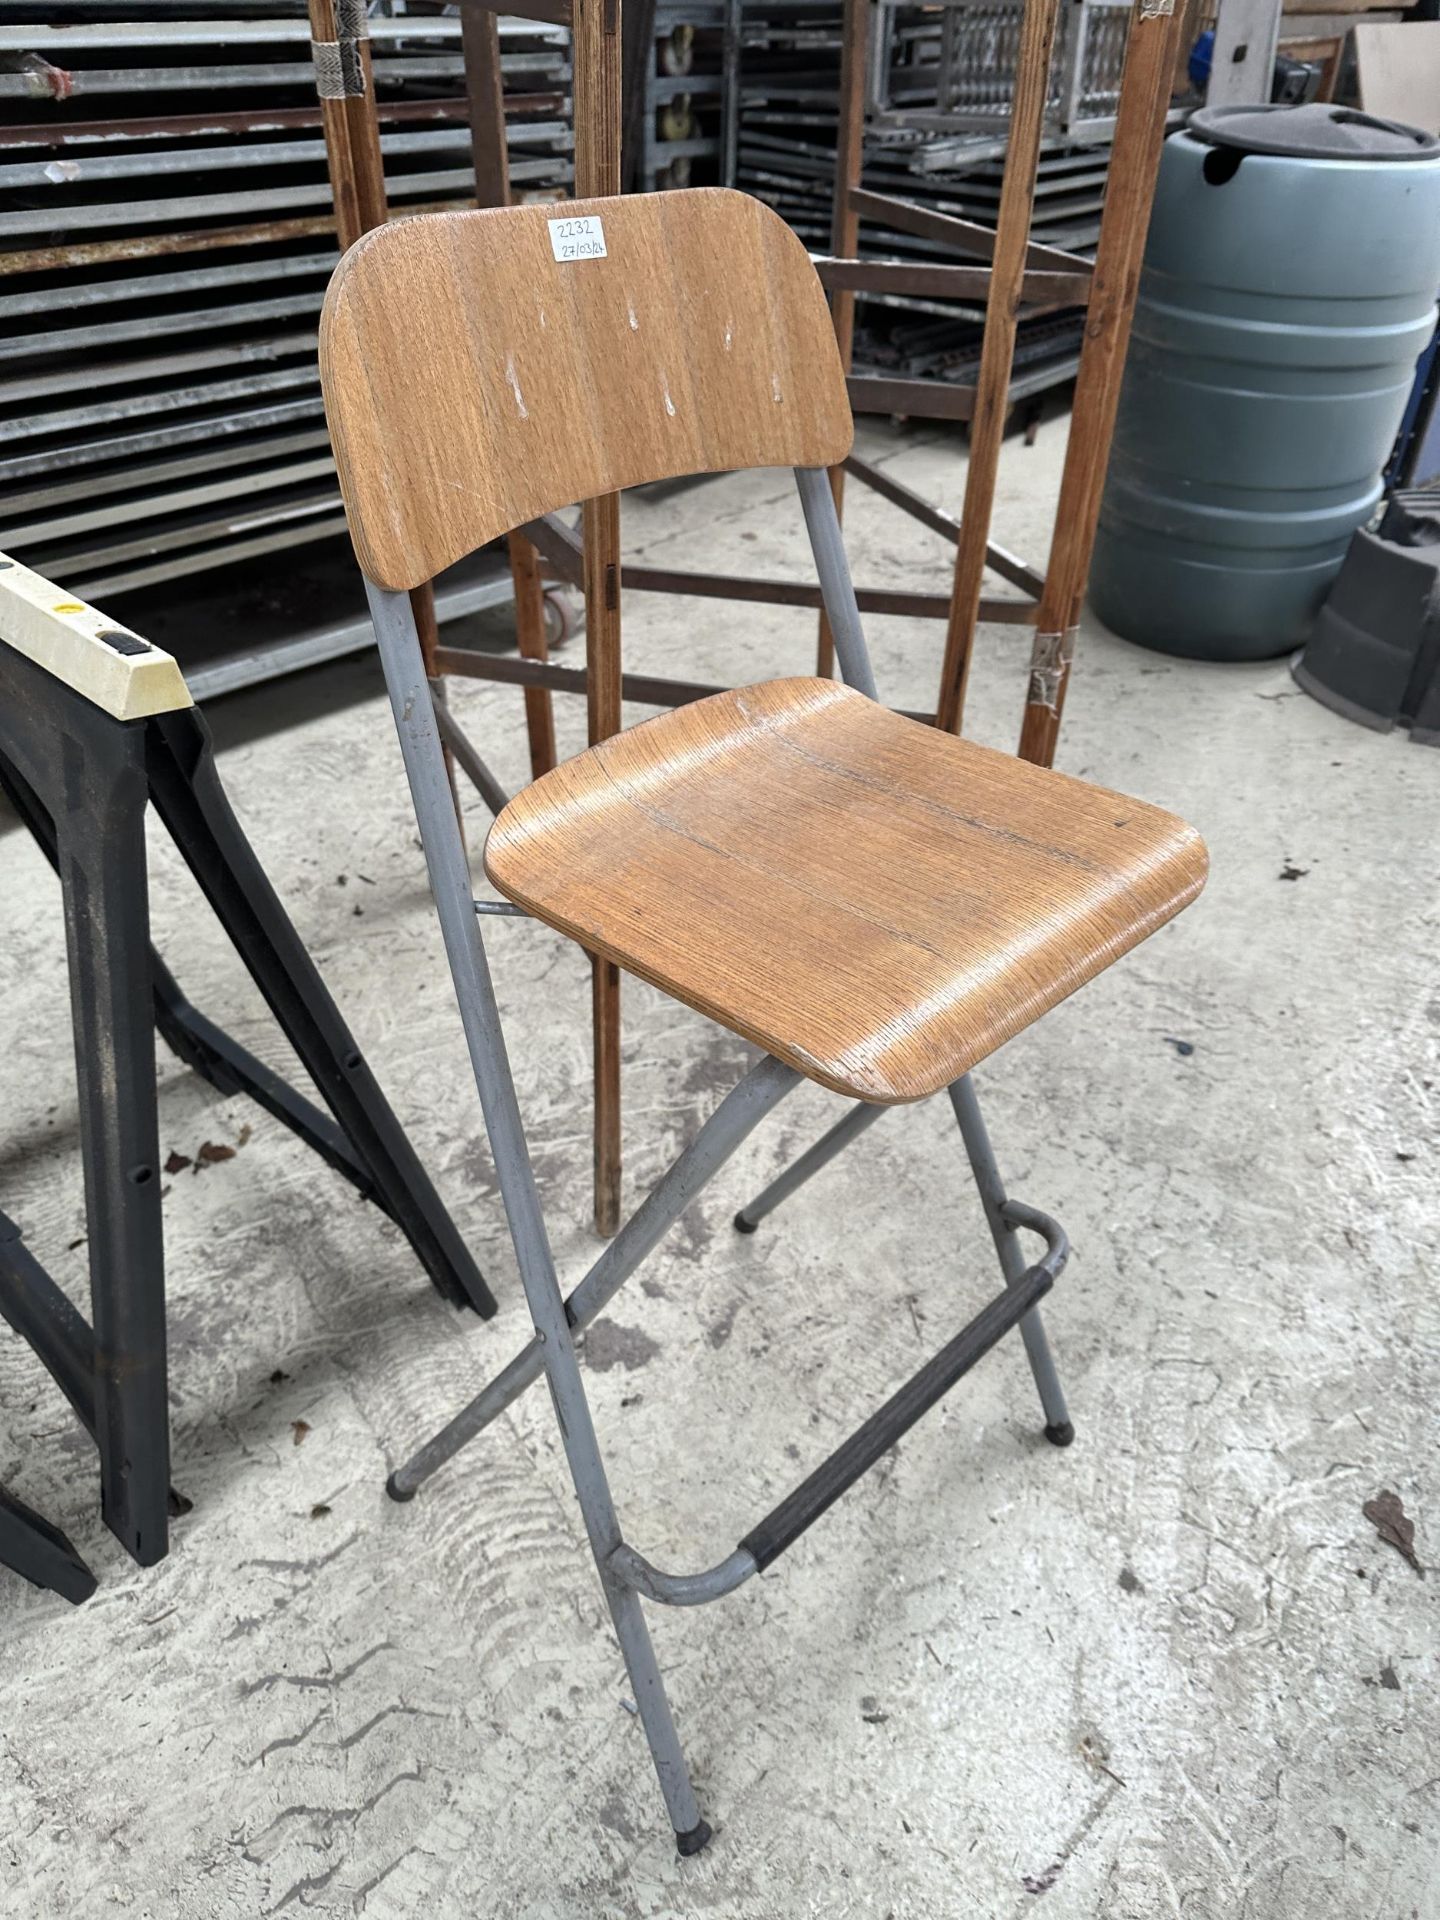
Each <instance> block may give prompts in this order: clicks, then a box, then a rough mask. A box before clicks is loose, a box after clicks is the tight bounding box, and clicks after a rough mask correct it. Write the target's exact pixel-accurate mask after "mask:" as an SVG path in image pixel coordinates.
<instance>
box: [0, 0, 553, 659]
mask: <svg viewBox="0 0 1440 1920" xmlns="http://www.w3.org/2000/svg"><path fill="white" fill-rule="evenodd" d="M403 4H404V0H397V10H396V11H395V12H394V13H393V15H392V14H391V13H390V9H389V8H388V7H387V8H386V9H384V10H383V11H382V10H381V9H379V8H376V9H375V10H374V11H373V12H372V18H371V23H370V28H371V36H372V42H373V49H374V66H375V73H376V94H377V100H378V107H379V117H380V122H381V129H382V135H381V146H382V151H383V154H384V160H385V177H386V188H387V192H388V194H389V197H390V202H391V206H392V208H393V209H394V210H395V211H397V212H406V211H420V210H422V209H428V208H432V207H436V206H447V205H465V204H469V203H473V195H474V172H473V168H472V164H471V155H470V134H469V121H468V108H467V105H466V100H465V88H464V72H463V63H462V59H461V50H460V22H459V20H458V18H457V17H454V15H453V13H452V14H445V13H443V12H440V11H438V10H436V9H433V8H432V9H430V10H427V11H419V10H412V11H409V12H402V11H399V10H398V9H399V7H403ZM27 15H28V16H29V17H28V18H27V17H26V16H27ZM137 15H143V16H145V17H144V18H140V19H137V18H136V16H137ZM501 43H502V64H503V70H504V79H505V87H506V110H507V133H508V139H509V147H510V167H511V175H512V179H513V180H514V181H515V183H516V189H517V191H518V192H520V193H522V194H523V193H524V192H526V191H532V192H533V191H543V192H546V193H551V192H556V191H560V192H563V191H565V190H567V189H568V187H569V184H570V181H571V178H572V167H571V145H572V139H571V132H570V123H569V85H570V80H569V36H568V33H567V32H566V31H565V30H564V29H562V28H558V27H551V26H546V25H544V24H541V23H537V22H533V21H527V20H519V19H514V20H509V19H507V20H505V21H503V22H502V24H501ZM333 232H334V222H333V213H332V208H331V201H330V188H329V183H328V177H327V172H326V162H325V144H324V139H323V136H322V132H321V126H320V106H319V101H318V99H317V97H316V92H315V83H314V76H313V69H312V65H311V57H310V30H309V24H308V21H307V19H306V16H305V8H304V5H303V3H302V0H289V4H284V3H282V0H277V3H275V4H271V5H268V6H264V7H260V6H258V5H253V4H245V0H240V4H236V0H184V4H183V5H181V4H178V0H130V4H124V5H122V4H113V5H107V4H103V3H102V0H53V3H52V4H51V5H49V6H46V7H43V8H42V7H39V6H34V7H32V6H27V5H24V4H14V3H13V0H12V4H11V5H9V6H7V7H6V9H5V10H4V15H3V19H0V336H3V339H0V432H3V442H4V444H3V447H0V547H4V548H6V549H8V550H11V551H14V552H17V553H19V554H20V555H21V556H22V557H23V558H24V559H25V560H26V561H27V562H28V563H30V564H32V565H33V566H35V567H36V568H37V569H39V570H40V571H42V572H44V573H45V574H47V575H48V576H50V577H51V578H55V579H59V580H62V581H64V582H65V584H66V585H67V586H70V587H72V588H73V589H74V590H75V591H76V592H77V593H79V594H82V595H84V596H85V597H87V598H97V597H98V598H102V599H104V600H105V601H106V602H107V604H108V603H113V602H114V601H116V600H117V599H123V598H124V596H125V595H127V594H131V593H137V592H142V591H143V590H145V589H149V588H153V587H155V586H157V585H160V584H163V583H167V582H175V581H177V580H183V579H186V578H187V577H197V576H203V575H207V574H211V573H213V572H214V571H215V570H216V569H220V568H239V569H241V570H242V571H243V569H244V567H245V565H246V564H247V563H261V562H263V563H266V564H268V565H269V566H270V567H272V568H274V567H275V566H276V565H277V563H278V565H279V567H280V568H281V570H282V572H283V571H287V570H293V568H294V566H295V565H296V564H297V563H298V562H301V561H302V559H305V558H308V551H309V550H314V549H317V548H319V547H322V546H323V545H324V544H325V543H327V542H330V543H335V542H337V541H339V540H340V537H341V536H342V535H343V529H344V518H343V514H342V511H341V505H340V498H339V493H338V489H337V486H336V482H335V476H334V470H333V467H332V465H331V462H330V458H329V452H328V442H327V438H326V434H325V427H324V419H323V413H322V408H321V400H320V392H319V383H318V376H317V371H316V365H315V344H316V324H317V321H318V316H319V310H320V304H321V301H322V299H323V297H324V291H325V286H326V283H327V281H328V279H329V275H330V272H331V269H332V267H333V265H334V262H335V258H336V253H335V243H334V238H333ZM491 571H493V572H494V573H495V579H494V581H493V582H491V581H490V580H489V577H488V574H487V576H486V579H485V581H484V582H477V581H475V580H472V581H471V582H470V583H469V585H468V587H467V590H466V591H467V595H468V598H464V602H463V605H464V609H465V610H470V609H471V608H472V607H473V606H474V605H479V604H485V603H486V602H487V599H494V598H499V597H503V589H504V588H505V587H506V586H507V585H508V582H507V581H506V578H505V576H504V573H503V569H500V570H491ZM477 596H478V597H477ZM452 603H453V605H454V606H457V607H458V606H460V605H461V602H460V601H457V600H455V599H454V596H453V595H452ZM333 639H334V635H333V634H331V635H330V636H329V640H319V641H315V643H314V646H312V647H311V649H310V650H311V651H312V652H313V651H314V650H315V647H316V646H318V647H321V648H322V650H323V646H324V645H326V644H329V641H333ZM301 651H302V652H303V651H304V648H302V649H301ZM252 665H254V667H255V670H256V671H258V670H259V663H258V662H255V663H252Z"/></svg>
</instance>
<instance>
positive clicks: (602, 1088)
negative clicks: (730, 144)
mask: <svg viewBox="0 0 1440 1920" xmlns="http://www.w3.org/2000/svg"><path fill="white" fill-rule="evenodd" d="M620 32H621V29H620V0H574V4H573V8H572V15H571V28H570V64H571V72H572V75H573V86H574V90H575V192H576V197H577V198H579V199H581V200H590V199H598V198H600V197H602V196H604V195H608V194H618V193H619V191H620V126H621V118H622V110H623V107H622V93H621V71H620V66H621V62H620V50H621V40H620ZM581 522H582V532H583V538H584V542H585V658H586V663H587V668H588V682H587V688H586V703H587V707H588V713H589V722H590V744H591V745H592V746H594V745H596V744H597V743H598V742H599V741H601V740H606V739H608V738H609V737H610V735H611V734H614V733H618V732H619V731H620V671H621V658H620V496H619V495H618V494H608V495H606V496H605V497H604V498H603V499H600V500H587V501H586V502H585V503H584V506H583V507H582V509H581ZM591 966H592V969H593V978H592V987H591V991H592V1012H593V1024H594V1036H595V1231H596V1232H597V1233H599V1234H603V1235H604V1236H605V1237H606V1238H608V1237H609V1236H610V1235H612V1234H613V1233H615V1232H616V1231H617V1230H618V1228H619V1225H620V1173H621V1142H620V969H619V968H618V967H617V966H615V965H614V964H613V963H612V962H611V961H609V960H602V959H601V958H599V956H598V955H594V956H592V958H591Z"/></svg>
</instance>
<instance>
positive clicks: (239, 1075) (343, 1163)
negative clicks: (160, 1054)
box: [150, 952, 388, 1211]
mask: <svg viewBox="0 0 1440 1920" xmlns="http://www.w3.org/2000/svg"><path fill="white" fill-rule="evenodd" d="M150 965H151V970H152V972H153V974H154V976H155V1024H156V1027H157V1028H158V1029H159V1032H160V1036H161V1038H162V1039H163V1040H164V1041H165V1044H166V1045H167V1046H168V1047H169V1048H170V1050H171V1052H172V1053H174V1054H175V1056H176V1057H177V1058H178V1059H180V1060H183V1061H184V1062H185V1064H186V1066H188V1067H190V1068H191V1069H192V1071H194V1072H195V1073H198V1074H199V1075H200V1077H201V1078H202V1079H203V1080H208V1081H209V1083H210V1085H211V1086H212V1087H215V1088H217V1089H218V1090H219V1091H220V1092H221V1093H224V1094H233V1093H243V1094H246V1095H247V1096H248V1097H249V1098H250V1099H252V1100H253V1101H254V1102H255V1103H256V1105H257V1106H260V1107H263V1108H264V1109H265V1111H266V1112H267V1113H268V1114H270V1115H271V1116H272V1117H273V1118H274V1119H276V1120H278V1121H279V1122H280V1123H281V1125H282V1126H286V1127H288V1128H289V1129H290V1131H291V1132H292V1133H294V1134H296V1135H298V1136H299V1138H300V1139H302V1140H303V1141H304V1142H305V1144H306V1146H307V1147H309V1148H310V1149H311V1151H312V1152H313V1153H317V1154H318V1155H319V1156H320V1158H321V1159H322V1160H323V1161H324V1162H325V1164H326V1165H327V1166H328V1167H331V1168H333V1169H334V1171H335V1172H336V1173H338V1174H340V1175H341V1176H342V1177H343V1178H344V1179H346V1180H348V1181H349V1182H350V1184H351V1186H352V1187H355V1188H357V1189H358V1190H359V1192H360V1193H362V1194H363V1195H364V1196H365V1198H366V1199H367V1200H377V1201H379V1204H380V1206H381V1207H382V1209H384V1210H385V1211H388V1209H387V1208H385V1203H384V1200H383V1198H382V1197H381V1196H380V1195H379V1194H378V1193H377V1192H376V1188H375V1181H374V1177H373V1176H372V1174H371V1172H370V1169H369V1168H368V1167H367V1166H366V1165H365V1164H364V1162H363V1161H361V1160H360V1159H359V1157H358V1156H357V1154H356V1153H355V1150H354V1148H353V1147H352V1146H351V1144H350V1142H349V1140H348V1139H347V1138H346V1136H345V1134H344V1133H343V1132H342V1131H341V1129H340V1128H339V1127H338V1126H337V1125H336V1124H335V1122H334V1120H333V1119H331V1117H330V1115H329V1114H328V1113H322V1112H321V1111H320V1109H319V1108H318V1107H317V1106H315V1105H314V1104H313V1102H311V1101H309V1100H307V1099H306V1098H305V1096H304V1095H303V1094H301V1093H298V1092H297V1091H296V1090H295V1088H294V1087H292V1086H291V1085H290V1083H289V1082H288V1081H287V1080H285V1079H283V1078H282V1077H281V1076H280V1075H279V1074H278V1073H276V1072H274V1071H273V1069H272V1068H270V1067H267V1066H266V1065H265V1063H264V1062H263V1061H262V1060H257V1059H256V1058H255V1056H254V1054H253V1053H248V1052H247V1051H246V1050H245V1048H244V1047H242V1046H241V1045H240V1043H239V1042H238V1041H237V1040H232V1039H231V1037H230V1035H229V1034H228V1033H226V1032H225V1031H224V1030H223V1029H222V1028H220V1027H217V1026H216V1025H215V1023H214V1021H213V1020H207V1019H206V1017H205V1015H204V1014H203V1013H201V1012H200V1011H199V1009H198V1008H197V1007H195V1006H192V1004H191V1003H190V1001H189V1000H188V999H187V998H186V997H185V995H184V993H183V992H182V991H181V988H180V983H179V982H178V981H177V980H176V978H175V976H174V974H172V973H171V971H170V969H169V968H168V967H167V966H166V965H165V963H164V961H163V960H162V959H161V958H160V956H159V954H158V953H154V952H152V954H151V956H150Z"/></svg>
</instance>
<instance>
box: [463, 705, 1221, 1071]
mask: <svg viewBox="0 0 1440 1920" xmlns="http://www.w3.org/2000/svg"><path fill="white" fill-rule="evenodd" d="M1206 864H1207V862H1206V854H1205V848H1204V845H1203V843H1202V842H1201V840H1200V838H1199V836H1198V834H1196V833H1195V832H1194V830H1193V829H1192V828H1190V827H1188V826H1186V825H1185V823H1184V822H1183V821H1181V820H1178V819H1176V818H1175V817H1174V816H1173V815H1172V814H1168V813H1164V812H1161V811H1160V810H1159V809H1158V808H1156V807H1151V806H1147V805H1144V804H1142V803H1140V802H1138V801H1134V800H1128V799H1124V798H1122V797H1121V796H1119V795H1117V794H1113V793H1110V792H1107V791H1106V790H1105V789H1104V788H1101V787H1093V786H1089V785H1086V784H1085V783H1083V782H1081V781H1078V780H1073V779H1070V778H1069V777H1067V776H1066V775H1063V774H1058V773H1053V772H1050V771H1048V770H1044V769H1039V768H1036V767H1032V766H1028V765H1027V764H1025V763H1024V762H1023V761H1019V760H1015V759H1012V758H1011V757H1010V756H1009V755H1008V754H1003V753H997V752H995V751H993V750H992V749H989V748H986V747H980V746H976V745H975V744H974V743H973V742H970V741H966V740H958V739H956V738H955V737H954V736H953V735H950V734H945V733H941V732H939V731H938V730H937V729H935V728H933V727H927V726H923V725H921V724H919V723H917V722H915V721H913V720H907V719H905V718H903V717H902V716H900V715H898V714H894V713H891V712H889V711H888V710H887V709H885V708H884V707H881V706H878V705H877V704H876V703H875V702H874V701H871V700H866V699H864V698H863V697H862V696H861V695H859V694H857V693H853V692H851V691H850V690H849V689H848V688H845V687H842V686H839V685H837V684H836V683H835V682H834V681H829V680H820V679H805V680H776V681H768V682H764V683H761V684H760V685H757V686H750V687H742V688H738V689H736V690H734V691H732V692H728V693H722V694H717V695H715V696H714V697H713V698H711V699H708V700H702V701H699V702H697V703H696V704H695V705H693V706H689V707H684V708H681V709H680V710H679V711H677V712H675V713H670V714H664V715H662V716H660V717H659V718H658V719H654V720H648V721H646V722H645V723H644V724H643V725H641V726H638V727H634V728H632V729H631V730H630V731H629V732H627V733H624V734H621V735H619V736H618V737H617V738H615V739H613V740H608V741H606V742H605V743H604V744H603V745H602V746H599V747H593V748H591V749H590V750H589V751H588V752H586V753H583V754H581V755H579V756H578V757H577V758H576V759H574V760H570V761H567V762H565V763H564V764H563V765H562V766H559V767H557V768H556V769H555V771H554V772H553V773H549V774H547V775H546V776H545V778H544V779H543V780H540V781H538V782H537V783H536V784H535V785H534V786H532V787H528V788H527V789H526V790H525V791H524V792H523V793H521V794H518V795H517V796H516V797H515V799H514V800H512V801H511V803H510V805H509V806H508V807H506V808H505V810H504V812H503V813H502V814H501V815H500V817H499V819H498V820H497V821H496V822H495V824H494V826H493V827H492V828H491V830H490V837H489V839H488V841H487V843H486V848H485V870H486V872H487V874H488V875H489V877H490V879H491V880H492V881H493V882H494V884H495V885H496V886H497V887H498V888H499V889H500V891H501V892H502V893H504V894H505V895H507V896H508V897H509V898H510V899H512V900H515V901H517V902H518V903H519V904H520V905H522V906H524V907H526V908H527V909H528V910H529V911H530V912H532V913H534V914H536V915H537V916H538V917H539V918H540V919H542V920H545V921H548V922H549V923H550V924H551V925H552V926H555V927H558V928H559V929H560V930H561V931H562V932H565V933H567V934H569V935H571V936H572V937H573V938H574V939H576V940H579V941H580V942H581V943H582V944H583V945H585V946H586V947H588V948H589V949H590V950H591V951H592V952H598V953H601V954H605V955H607V956H608V957H609V958H611V959H612V960H614V961H615V962H617V963H618V964H619V965H620V966H622V967H624V968H626V969H627V970H628V971H630V972H632V973H636V974H639V975H640V976H642V977H643V978H644V979H647V980H649V981H651V982H653V983H654V984H655V985H657V986H659V987H662V988H663V989H664V990H665V991H666V992H668V993H671V994H673V995H674V996H675V997H676V998H677V999H679V1000H682V1001H684V1002H686V1004H687V1005H689V1006H692V1007H695V1008H697V1009H698V1010H699V1011H700V1012H702V1013H705V1014H708V1015H710V1016H711V1017H712V1018H714V1019H716V1020H718V1021H720V1022H721V1023H722V1024H724V1025H725V1026H727V1027H730V1028H732V1029H733V1030H734V1031H735V1032H737V1033H739V1034H742V1035H743V1036H744V1037H745V1038H746V1039H749V1040H752V1041H754V1042H755V1043H756V1044H757V1045H759V1046H762V1047H764V1048H766V1049H767V1051H769V1052H771V1053H773V1054H775V1055H777V1056H778V1057H779V1058H780V1059H782V1060H785V1061H788V1062H789V1063H790V1064H791V1065H792V1066H795V1067H797V1068H798V1069H799V1070H800V1071H801V1072H802V1073H804V1074H806V1075H808V1076H809V1077H810V1078H811V1079H813V1080H818V1081H819V1082H820V1083H821V1084H822V1085H823V1086H827V1087H831V1088H833V1089H835V1090H836V1091H837V1092H841V1093H847V1094H852V1095H857V1096H858V1097H859V1098H860V1099H862V1100H871V1101H875V1102H877V1103H879V1104H882V1105H891V1104H896V1103H899V1102H902V1101H909V1100H918V1099H922V1098H924V1097H925V1096H926V1095H927V1094H931V1093H935V1092H938V1091H939V1089H940V1088H942V1087H945V1086H947V1085H949V1083H950V1082H951V1081H952V1080H954V1079H956V1078H958V1076H959V1075H960V1074H962V1073H964V1072H966V1071H967V1070H968V1069H969V1068H970V1067H972V1066H974V1065H975V1063H976V1062H977V1061H979V1060H982V1059H984V1057H985V1056H986V1055H987V1054H989V1053H991V1052H993V1050H994V1049H995V1048H996V1047H998V1046H1000V1045H1001V1044H1002V1043H1003V1042H1004V1041H1006V1040H1008V1039H1010V1038H1011V1037H1012V1036H1013V1035H1014V1034H1016V1033H1018V1032H1019V1031H1020V1030H1021V1029H1022V1028H1023V1027H1025V1026H1028V1025H1029V1023H1030V1022H1031V1021H1032V1020H1034V1019H1036V1018H1037V1017H1038V1016H1039V1015H1040V1014H1041V1013H1044V1012H1045V1011H1046V1010H1047V1009H1048V1008H1050V1007H1053V1006H1054V1005H1055V1004H1056V1003H1057V1002H1058V1001H1060V1000H1063V999H1064V998H1065V997H1066V996H1067V995H1068V994H1071V993H1073V992H1074V991H1075V989H1076V988H1077V987H1079V986H1081V985H1083V984H1084V982H1085V981H1087V980H1089V979H1092V978H1093V977H1094V975H1095V974H1097V973H1099V972H1100V971H1101V970H1102V969H1103V968H1104V967H1106V966H1108V965H1109V964H1110V963H1111V962H1112V961H1114V960H1116V959H1118V958H1119V957H1120V955H1121V954H1123V953H1125V952H1127V951H1128V950H1129V949H1130V948H1131V947H1133V946H1135V945H1136V944H1137V942H1138V941H1140V940H1142V939H1144V938H1145V936H1146V935H1147V934H1150V933H1153V932H1154V931H1155V929H1156V928H1157V927H1159V926H1161V925H1162V924H1163V923H1164V922H1165V921H1166V920H1168V919H1169V918H1170V917H1171V916H1172V915H1173V914H1175V913H1177V912H1178V911H1179V910H1180V908H1181V907H1183V906H1185V905H1187V904H1188V902H1189V901H1191V900H1192V899H1194V897H1195V896H1196V894H1198V893H1199V891H1200V889H1201V887H1202V885H1203V884H1204V880H1205V873H1206Z"/></svg>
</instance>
